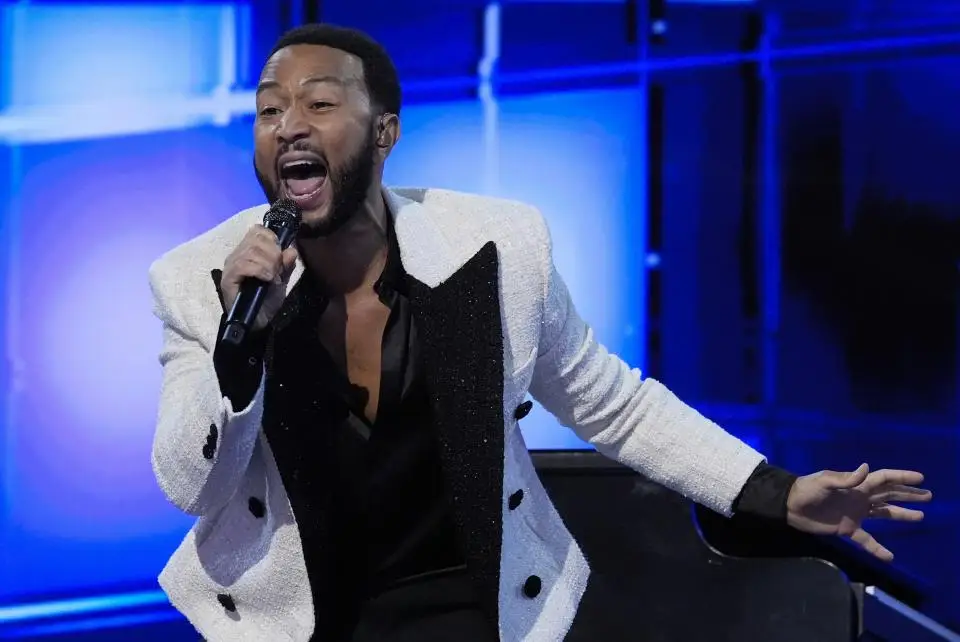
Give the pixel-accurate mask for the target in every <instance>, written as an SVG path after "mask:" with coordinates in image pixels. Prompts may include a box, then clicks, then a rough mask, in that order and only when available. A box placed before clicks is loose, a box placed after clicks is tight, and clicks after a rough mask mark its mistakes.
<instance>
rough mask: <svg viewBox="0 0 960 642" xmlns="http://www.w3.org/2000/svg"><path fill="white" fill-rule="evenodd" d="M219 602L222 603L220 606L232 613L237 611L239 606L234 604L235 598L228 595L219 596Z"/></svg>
mask: <svg viewBox="0 0 960 642" xmlns="http://www.w3.org/2000/svg"><path fill="white" fill-rule="evenodd" d="M217 602H220V606H222V607H223V608H224V609H225V610H227V611H229V612H231V613H233V612H234V611H236V610H237V605H236V604H234V603H233V598H232V597H230V596H229V595H227V594H226V593H221V594H219V595H218V596H217Z"/></svg>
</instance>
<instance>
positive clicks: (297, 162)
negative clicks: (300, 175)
mask: <svg viewBox="0 0 960 642" xmlns="http://www.w3.org/2000/svg"><path fill="white" fill-rule="evenodd" d="M311 165H319V163H317V162H316V161H311V160H295V161H290V162H287V163H284V164H283V168H284V169H290V168H292V167H301V166H307V167H309V166H311Z"/></svg>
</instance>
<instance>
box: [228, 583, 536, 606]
mask: <svg viewBox="0 0 960 642" xmlns="http://www.w3.org/2000/svg"><path fill="white" fill-rule="evenodd" d="M527 581H528V582H529V581H530V580H527ZM524 587H526V585H524ZM217 602H220V606H222V607H223V608H224V609H226V610H227V611H230V612H231V613H233V612H234V611H236V610H237V605H236V604H234V603H233V598H232V597H230V596H229V595H227V594H226V593H221V594H220V595H218V596H217Z"/></svg>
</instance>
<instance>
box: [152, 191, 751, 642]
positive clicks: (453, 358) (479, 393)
mask: <svg viewBox="0 0 960 642" xmlns="http://www.w3.org/2000/svg"><path fill="white" fill-rule="evenodd" d="M384 194H385V196H386V199H387V202H388V205H389V210H390V212H391V216H393V217H394V222H395V230H396V235H397V241H398V244H399V246H400V255H401V260H402V263H403V267H404V269H405V271H406V272H407V274H408V275H409V278H410V280H411V282H412V284H413V285H414V286H415V287H414V288H413V290H412V295H411V305H412V310H413V313H414V318H415V319H416V322H417V324H418V330H419V334H420V335H421V337H422V340H423V344H424V347H423V353H424V357H423V358H424V359H425V360H426V362H427V363H426V366H425V368H424V370H425V371H426V372H427V373H428V375H427V376H428V378H429V381H428V384H429V386H430V390H431V398H432V403H433V406H434V408H433V412H434V414H435V416H436V423H437V430H438V432H439V438H440V441H441V456H442V459H443V466H444V471H445V474H446V478H447V481H448V483H449V485H450V490H451V496H452V497H453V502H454V511H455V513H456V516H457V518H456V521H457V524H458V526H459V528H460V529H462V531H463V534H464V536H465V541H466V544H465V546H466V548H467V550H466V552H465V554H466V558H467V564H468V568H469V570H470V573H471V575H472V577H473V578H474V579H475V580H476V582H477V585H478V586H479V587H480V595H481V599H482V600H483V601H484V603H485V605H486V606H487V607H488V608H489V609H490V610H491V611H493V612H494V613H496V618H497V620H498V622H499V632H500V638H501V639H502V640H504V641H506V642H514V641H521V640H523V641H529V642H553V641H557V640H562V639H563V637H564V636H565V634H566V632H567V631H568V629H569V628H570V626H571V623H572V622H573V619H574V616H575V615H576V611H577V605H578V603H579V601H580V599H581V597H582V595H583V592H584V590H585V587H586V585H587V580H588V577H589V574H590V568H589V565H588V562H587V560H586V559H585V558H584V555H583V553H582V552H581V550H580V548H579V546H578V545H577V542H576V541H575V540H574V539H573V537H572V536H571V534H570V532H569V531H568V530H567V528H566V527H565V526H564V523H563V521H562V520H561V518H560V516H559V514H558V513H557V511H556V509H555V508H554V506H553V504H552V503H551V501H550V499H549V498H548V497H547V494H546V492H545V491H544V489H543V486H542V485H541V483H540V481H539V479H538V477H537V473H536V471H535V470H534V467H533V464H532V461H531V458H530V456H529V454H528V451H527V447H526V444H525V443H524V439H523V436H522V434H521V432H520V430H519V428H518V425H517V424H518V422H517V419H516V418H515V409H516V408H517V407H518V405H520V404H521V403H523V402H524V400H525V398H526V397H527V395H528V394H531V395H532V396H533V397H534V398H535V399H537V400H538V401H539V402H540V403H541V404H542V405H543V406H544V407H545V408H546V409H547V410H548V411H549V412H551V413H552V414H554V415H555V416H556V417H557V418H558V419H559V420H560V422H561V423H562V424H563V425H565V426H568V427H570V428H571V429H573V430H574V431H576V433H577V434H578V435H579V436H580V437H582V438H583V439H585V440H587V441H589V442H590V443H591V444H592V445H593V446H594V447H596V449H597V450H598V451H599V452H601V453H602V454H604V455H606V456H608V457H610V458H611V459H614V460H616V461H618V462H620V463H622V464H625V465H627V466H629V467H631V468H633V469H635V470H637V471H640V472H641V473H643V474H644V475H646V476H647V477H649V478H651V479H653V480H655V481H657V482H660V483H662V484H664V485H665V486H667V487H669V488H672V489H674V490H677V491H679V492H680V493H682V494H683V495H685V496H686V497H688V498H690V499H692V500H694V501H697V502H700V503H702V504H704V505H706V506H708V507H710V508H712V509H713V510H716V511H718V512H720V513H724V514H729V513H730V511H731V507H732V504H733V502H734V501H735V499H736V497H737V495H738V494H739V492H740V491H741V489H742V487H743V485H744V484H745V482H746V481H747V479H748V478H749V476H750V474H751V473H752V472H753V470H754V469H755V468H756V467H757V465H758V464H760V463H761V462H762V461H763V457H762V456H761V455H760V454H759V453H757V452H756V451H755V450H753V449H752V448H750V447H749V446H747V445H746V444H744V443H743V442H741V441H739V440H738V439H736V438H734V437H733V436H731V435H730V434H728V433H727V432H725V431H724V430H722V429H721V428H720V427H719V426H717V425H716V424H714V423H712V422H711V421H709V420H708V419H706V418H704V417H703V416H702V415H700V414H699V413H698V412H696V411H695V410H693V409H692V408H690V407H689V406H687V405H686V404H684V403H683V402H682V401H680V400H679V399H678V398H677V397H676V396H675V395H674V394H673V393H671V392H670V391H669V390H668V389H667V388H666V387H665V386H663V385H662V384H661V383H659V382H657V381H655V380H653V379H650V378H644V377H643V376H642V375H641V373H640V372H639V371H638V370H634V369H631V368H630V367H628V366H627V365H626V364H625V363H624V362H623V361H621V360H620V359H619V358H618V357H616V356H615V355H613V354H610V353H609V352H608V351H607V350H606V349H605V348H604V347H603V346H602V345H601V344H600V343H599V342H598V341H597V340H596V338H595V336H594V334H593V332H592V330H591V329H590V327H589V326H588V325H587V324H586V323H585V322H584V321H583V320H582V319H581V318H580V316H579V315H578V314H577V311H576V308H575V307H574V304H573V302H572V301H571V299H570V296H569V294H568V291H567V288H566V286H565V285H564V282H563V280H562V279H561V277H560V275H559V274H558V273H557V271H556V269H555V267H554V263H553V258H552V250H551V241H550V235H549V232H548V229H547V226H546V224H545V221H544V219H543V217H542V216H541V214H540V213H539V212H538V211H537V210H536V209H535V208H533V207H530V206H528V205H525V204H522V203H517V202H512V201H506V200H500V199H494V198H487V197H481V196H474V195H468V194H462V193H456V192H451V191H445V190H437V189H397V190H385V191H384ZM266 209H267V207H266V206H259V207H254V208H251V209H248V210H245V211H243V212H240V213H239V214H237V215H235V216H233V217H232V218H230V219H229V220H227V221H225V222H224V223H222V224H220V225H218V226H217V227H216V228H214V229H212V230H210V231H209V232H207V233H205V234H203V235H201V236H199V237H197V238H195V239H193V240H191V241H189V242H187V243H185V244H183V245H181V246H179V247H177V248H175V249H173V250H171V251H170V252H168V253H167V254H165V255H164V256H162V257H161V258H160V259H158V260H157V261H156V262H155V263H154V264H153V265H152V266H151V269H150V285H151V287H152V291H153V295H154V301H155V313H156V315H157V316H158V317H159V319H160V320H161V322H162V325H163V337H164V343H163V349H162V353H161V355H160V362H161V365H162V368H163V383H162V389H161V396H160V406H159V416H158V420H157V428H156V434H155V438H154V443H153V452H152V463H153V469H154V471H155V474H156V477H157V480H158V482H159V485H160V487H161V488H162V489H163V491H164V493H165V494H166V496H167V497H168V498H169V499H170V501H172V502H173V503H174V504H175V505H177V506H178V507H179V508H181V509H182V510H183V511H185V512H187V513H189V514H191V515H195V516H197V518H198V519H197V521H196V523H195V525H194V527H193V528H192V529H191V530H190V531H189V533H188V534H187V535H186V537H185V539H184V540H183V542H182V544H181V545H180V546H179V548H178V549H177V550H176V551H175V552H174V554H173V556H172V557H171V559H170V561H169V562H168V564H167V565H166V567H165V568H164V569H163V571H162V573H161V574H160V584H161V586H162V587H163V589H164V590H165V591H166V594H167V596H168V597H169V599H170V602H171V603H172V604H173V605H174V606H175V607H176V608H177V609H178V610H179V611H180V612H182V613H183V614H184V615H185V616H186V617H187V618H188V619H189V620H190V622H191V623H192V624H193V625H194V626H195V627H196V628H197V630H198V631H199V632H200V633H201V634H202V635H203V636H204V638H206V639H207V640H209V641H211V642H268V641H269V642H284V641H289V642H307V640H309V639H310V637H311V634H312V632H313V628H314V621H315V613H314V608H315V606H316V605H314V604H313V603H312V599H311V591H310V585H309V581H308V577H307V572H306V567H305V563H304V558H303V550H302V545H301V539H300V536H299V533H298V528H297V523H296V520H295V519H294V516H293V514H292V511H291V508H290V503H289V500H288V498H287V496H286V494H285V492H284V488H283V484H282V482H281V477H280V473H279V471H278V469H277V465H276V463H275V461H274V459H273V456H272V455H271V451H270V445H269V443H268V440H267V439H266V437H265V435H264V432H263V429H262V424H261V420H262V418H263V410H264V385H265V384H264V382H263V381H261V385H260V389H259V390H258V392H257V394H256V395H255V397H254V399H253V401H252V402H251V403H250V404H249V405H248V406H247V407H246V408H233V407H232V406H231V403H230V401H229V399H227V398H225V397H224V396H223V395H222V394H221V391H220V388H219V383H218V380H217V376H216V373H215V370H214V364H213V358H212V355H213V350H214V345H215V342H216V339H217V336H216V335H217V331H218V327H219V322H220V317H221V314H222V308H221V304H220V301H219V299H218V295H217V291H216V288H215V287H214V284H213V282H212V281H211V278H210V273H211V271H212V270H215V269H219V268H222V266H223V263H224V260H225V258H226V256H227V254H228V253H229V252H230V251H231V250H232V249H233V248H234V247H235V246H236V245H237V244H238V243H239V242H240V240H241V238H242V237H243V236H244V234H245V233H246V231H247V230H248V229H249V228H250V226H252V225H254V224H255V223H259V222H261V221H262V219H263V215H264V213H265V211H266ZM302 273H303V266H302V265H300V264H298V265H297V266H296V268H295V270H294V273H293V275H292V277H291V279H290V283H289V285H288V287H289V288H292V287H293V286H294V285H295V284H296V282H297V279H298V278H299V277H300V276H301V274H302ZM517 490H522V491H523V494H522V497H523V500H522V502H520V504H519V505H515V504H516V503H515V502H509V501H508V498H509V497H510V496H511V495H515V493H516V491H517ZM252 497H255V498H258V499H259V500H260V502H262V504H263V505H264V506H265V510H264V511H255V512H256V513H257V514H253V512H251V510H250V508H249V501H250V498H252ZM533 578H535V582H534V583H535V585H536V589H537V590H536V591H531V590H530V587H531V582H530V580H531V579H533ZM525 587H526V588H525Z"/></svg>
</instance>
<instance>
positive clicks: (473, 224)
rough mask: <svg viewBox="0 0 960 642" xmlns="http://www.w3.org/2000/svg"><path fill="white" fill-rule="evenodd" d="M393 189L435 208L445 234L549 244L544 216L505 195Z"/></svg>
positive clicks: (524, 245) (527, 245)
mask: <svg viewBox="0 0 960 642" xmlns="http://www.w3.org/2000/svg"><path fill="white" fill-rule="evenodd" d="M395 191H396V193H397V194H398V195H399V196H401V197H403V198H407V199H409V200H411V201H416V202H419V203H421V204H423V205H424V206H426V207H427V208H428V209H429V210H431V211H432V212H436V213H437V216H436V219H435V220H436V222H437V223H438V224H439V225H440V226H441V227H443V228H444V229H445V230H446V231H447V233H448V234H450V235H452V236H454V237H455V236H456V235H457V234H462V233H470V234H472V235H479V236H482V237H484V238H485V239H486V240H491V241H494V242H496V243H497V245H498V246H501V250H503V249H505V248H517V249H525V250H529V249H532V247H533V246H543V247H546V248H549V245H550V235H549V231H548V229H547V224H546V220H545V219H544V217H543V214H541V212H540V210H539V209H537V208H536V207H535V206H533V205H531V204H529V203H524V202H523V201H518V200H514V199H508V198H500V197H495V196H484V195H480V194H471V193H468V192H457V191H453V190H446V189H433V188H400V189H397V190H395Z"/></svg>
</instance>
